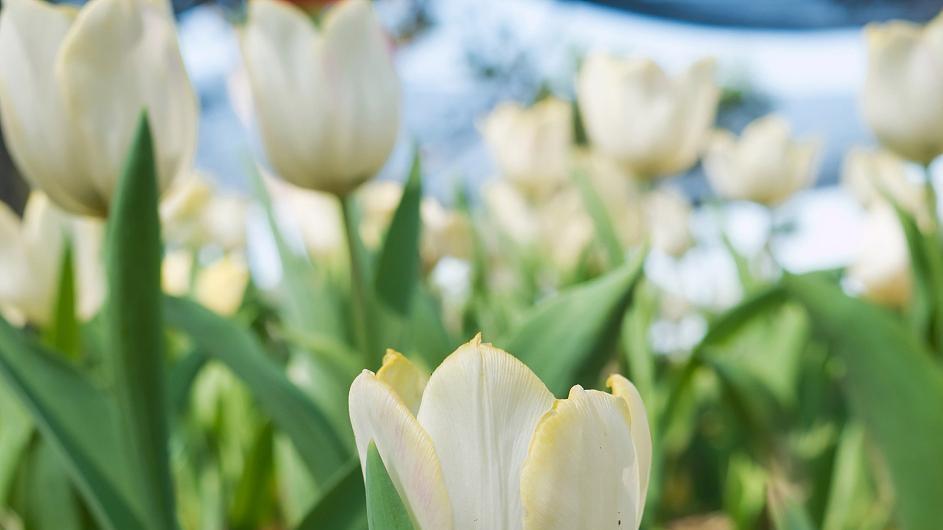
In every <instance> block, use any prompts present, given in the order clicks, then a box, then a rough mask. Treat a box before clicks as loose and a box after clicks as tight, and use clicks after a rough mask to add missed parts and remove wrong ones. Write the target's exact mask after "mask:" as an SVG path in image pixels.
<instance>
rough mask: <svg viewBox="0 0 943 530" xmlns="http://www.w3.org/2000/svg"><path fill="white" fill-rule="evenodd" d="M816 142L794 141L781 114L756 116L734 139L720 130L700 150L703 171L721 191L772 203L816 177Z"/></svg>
mask: <svg viewBox="0 0 943 530" xmlns="http://www.w3.org/2000/svg"><path fill="white" fill-rule="evenodd" d="M818 152H819V143H818V142H817V141H812V140H807V141H796V140H793V139H792V137H791V131H790V128H789V124H788V123H786V121H785V120H783V119H782V118H780V117H779V116H775V115H770V116H765V117H762V118H759V119H757V120H755V121H753V122H752V123H750V124H749V125H747V126H746V128H745V129H744V130H743V133H742V134H741V135H740V138H739V139H737V138H736V137H734V135H733V134H731V133H730V132H728V131H718V132H716V133H715V134H714V136H713V137H712V138H711V141H710V145H709V147H708V149H707V152H706V153H705V154H704V171H705V172H706V173H707V178H708V180H709V181H710V183H711V186H712V187H713V188H714V191H715V192H716V193H717V194H718V195H720V196H721V197H724V198H727V199H735V200H747V201H753V202H756V203H759V204H765V205H767V206H775V205H777V204H779V203H781V202H783V201H785V200H786V199H788V198H789V197H790V196H791V195H792V194H793V193H795V192H796V191H798V190H800V189H802V188H805V187H807V186H808V185H810V184H811V183H812V182H813V181H814V180H815V174H816V168H817V164H818Z"/></svg>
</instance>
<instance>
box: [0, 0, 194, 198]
mask: <svg viewBox="0 0 943 530" xmlns="http://www.w3.org/2000/svg"><path fill="white" fill-rule="evenodd" d="M0 64H2V65H3V67H2V68H0V121H2V124H3V131H4V135H5V139H6V142H7V147H8V148H9V150H10V154H11V155H12V157H13V160H14V162H15V163H16V165H17V167H18V168H19V169H20V171H21V172H22V173H23V175H24V176H25V177H26V178H27V179H28V180H29V181H30V182H32V183H33V184H34V185H35V186H36V187H38V188H40V189H42V190H43V191H44V192H46V194H47V195H48V196H49V198H50V199H52V200H53V201H54V202H55V203H57V204H58V205H59V206H60V207H62V208H63V209H65V210H66V211H69V212H71V213H75V214H80V215H96V216H105V215H107V213H108V208H109V203H110V201H111V197H112V195H113V193H114V189H115V186H116V183H117V181H118V177H119V175H120V173H121V170H122V167H123V164H124V162H125V158H126V157H127V152H128V149H129V148H130V145H131V141H132V139H133V135H134V133H135V130H136V127H137V125H138V116H139V115H140V113H141V111H142V110H146V111H147V113H148V119H149V123H150V127H151V132H152V134H153V137H154V149H155V153H154V154H155V159H156V163H157V177H158V178H157V181H158V186H159V187H160V188H161V189H164V188H166V187H167V186H168V185H169V183H170V181H171V180H172V179H173V177H174V176H175V175H177V174H178V173H180V172H181V171H182V170H184V169H186V168H187V167H188V165H189V163H190V160H191V158H192V155H193V152H194V149H195V147H196V128H197V101H196V97H195V95H194V93H193V89H192V88H191V86H190V82H189V80H188V78H187V74H186V72H185V70H184V66H183V60H182V58H181V57H180V51H179V49H178V47H177V36H176V33H175V29H174V21H173V15H172V14H171V12H170V5H169V2H164V1H161V0H91V1H89V2H88V3H87V4H85V5H84V6H83V7H82V8H81V9H77V8H75V7H73V6H69V5H53V4H51V3H48V2H44V1H42V0H8V1H6V2H4V5H3V12H2V13H0Z"/></svg>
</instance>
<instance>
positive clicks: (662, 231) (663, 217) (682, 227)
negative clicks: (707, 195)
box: [644, 189, 694, 257]
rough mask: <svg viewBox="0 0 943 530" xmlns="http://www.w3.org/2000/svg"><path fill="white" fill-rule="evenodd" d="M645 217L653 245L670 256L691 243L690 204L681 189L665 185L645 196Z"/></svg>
mask: <svg viewBox="0 0 943 530" xmlns="http://www.w3.org/2000/svg"><path fill="white" fill-rule="evenodd" d="M644 201H645V219H646V221H647V224H648V230H649V239H650V241H651V244H652V246H653V247H655V248H656V249H658V250H659V251H661V252H664V253H665V254H667V255H669V256H673V257H680V256H681V255H682V254H684V253H685V252H687V251H688V249H690V248H691V246H692V245H694V238H693V237H692V235H691V226H690V223H691V205H690V204H689V203H688V200H687V199H686V198H685V197H684V195H682V194H681V193H679V192H677V191H675V190H672V189H664V190H657V191H653V192H652V193H650V194H649V195H648V196H647V197H645V199H644Z"/></svg>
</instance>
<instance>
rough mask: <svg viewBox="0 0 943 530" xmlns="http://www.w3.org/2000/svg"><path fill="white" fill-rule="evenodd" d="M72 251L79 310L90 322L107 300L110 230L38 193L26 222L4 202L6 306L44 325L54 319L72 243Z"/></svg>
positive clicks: (0, 218) (0, 270) (1, 254)
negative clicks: (104, 251)
mask: <svg viewBox="0 0 943 530" xmlns="http://www.w3.org/2000/svg"><path fill="white" fill-rule="evenodd" d="M67 241H68V243H69V244H70V245H71V246H72V256H73V267H74V269H73V271H72V272H73V274H74V275H75V285H76V289H77V292H76V295H77V307H76V312H77V314H78V317H79V318H80V319H81V320H88V319H90V318H91V317H92V316H94V315H95V313H96V312H97V311H98V309H99V308H100V307H101V304H102V302H103V301H104V298H105V276H104V265H103V264H102V259H101V256H102V254H101V253H102V245H103V243H104V225H103V224H102V223H101V222H99V221H98V220H97V219H87V218H86V219H83V218H76V217H72V216H70V215H68V214H67V213H65V212H63V211H61V210H59V209H58V208H57V207H56V206H54V205H53V204H52V203H51V202H50V201H49V199H48V198H47V197H46V196H45V195H43V194H42V193H40V192H33V193H32V194H31V195H30V197H29V200H28V201H27V203H26V211H25V212H24V214H23V219H22V220H20V219H18V218H17V217H16V214H14V213H13V212H12V211H11V210H10V209H9V208H8V207H7V206H6V205H4V204H3V203H0V304H2V305H4V306H6V307H7V308H10V309H13V310H15V312H16V313H19V314H20V315H21V316H22V317H24V318H25V319H26V320H28V321H30V322H32V323H33V324H37V325H39V326H43V325H45V324H48V323H49V321H50V320H51V319H52V316H53V307H54V305H55V303H56V296H57V293H58V289H59V281H60V277H61V274H60V273H61V271H62V260H63V257H64V253H65V248H66V246H65V245H66V243H67Z"/></svg>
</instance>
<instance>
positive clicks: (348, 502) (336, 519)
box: [297, 459, 367, 530]
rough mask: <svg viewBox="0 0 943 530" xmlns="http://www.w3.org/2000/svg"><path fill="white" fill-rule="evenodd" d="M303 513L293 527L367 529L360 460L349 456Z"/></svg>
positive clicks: (342, 529) (299, 528)
mask: <svg viewBox="0 0 943 530" xmlns="http://www.w3.org/2000/svg"><path fill="white" fill-rule="evenodd" d="M339 475H340V476H339V477H338V479H337V480H335V481H334V483H333V484H331V485H330V486H328V487H327V488H325V491H326V493H325V494H324V495H322V496H321V498H320V499H318V501H317V502H316V503H315V504H314V507H313V508H312V509H311V511H309V512H308V514H307V515H305V517H304V519H302V521H301V524H299V525H298V528H297V530H321V529H322V528H330V529H331V530H367V505H366V502H367V497H366V491H365V490H364V484H363V473H362V472H361V470H360V462H359V461H358V460H357V459H354V460H352V461H351V462H350V463H349V464H348V465H347V466H346V467H345V468H344V470H342V471H341V473H339Z"/></svg>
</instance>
